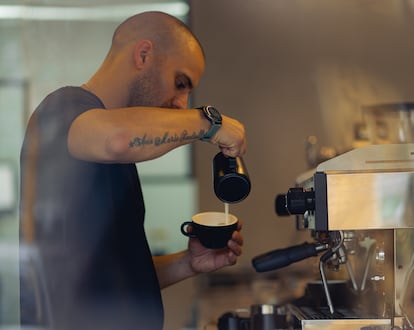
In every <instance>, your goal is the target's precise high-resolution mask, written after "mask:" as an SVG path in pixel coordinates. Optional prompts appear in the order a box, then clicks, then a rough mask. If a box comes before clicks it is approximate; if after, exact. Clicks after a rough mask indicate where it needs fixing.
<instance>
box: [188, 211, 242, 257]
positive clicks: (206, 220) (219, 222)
mask: <svg viewBox="0 0 414 330" xmlns="http://www.w3.org/2000/svg"><path fill="white" fill-rule="evenodd" d="M237 221H238V219H237V217H236V216H235V215H233V214H226V213H224V212H203V213H198V214H196V215H194V216H193V217H192V221H185V222H183V223H182V224H181V233H182V234H183V235H185V236H188V237H197V238H198V239H199V240H200V242H201V244H203V245H204V246H205V247H206V248H209V249H221V248H224V247H226V246H227V242H228V241H229V240H230V239H231V236H232V235H233V232H234V231H235V230H236V229H237ZM190 226H191V230H188V229H189V227H190Z"/></svg>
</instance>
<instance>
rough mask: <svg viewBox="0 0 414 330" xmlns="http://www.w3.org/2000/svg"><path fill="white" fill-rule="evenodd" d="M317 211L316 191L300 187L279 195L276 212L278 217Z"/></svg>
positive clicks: (276, 201)
mask: <svg viewBox="0 0 414 330" xmlns="http://www.w3.org/2000/svg"><path fill="white" fill-rule="evenodd" d="M314 210H315V191H314V190H305V189H303V188H300V187H295V188H290V189H289V191H288V192H287V193H286V194H282V195H277V196H276V200H275V211H276V214H277V215H280V216H286V215H292V214H304V213H305V212H306V211H314Z"/></svg>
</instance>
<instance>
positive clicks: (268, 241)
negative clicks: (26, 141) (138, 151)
mask: <svg viewBox="0 0 414 330" xmlns="http://www.w3.org/2000/svg"><path fill="white" fill-rule="evenodd" d="M145 10H160V11H165V12H168V13H170V14H173V15H175V16H177V17H179V18H180V19H182V20H183V21H185V22H186V23H187V24H189V25H190V27H191V28H192V30H193V31H194V32H195V34H196V35H197V36H198V38H199V39H200V41H201V43H202V44H203V45H204V48H205V53H206V57H207V67H206V73H205V76H204V77H203V78H202V80H201V82H200V85H199V87H198V88H197V90H196V91H195V92H194V94H193V98H192V103H193V104H194V105H202V104H213V105H215V106H216V107H217V108H218V109H219V110H220V111H221V112H222V113H224V114H226V115H229V116H233V117H235V118H238V119H239V120H240V121H242V122H243V123H244V124H245V126H246V129H247V136H248V152H247V154H246V156H245V157H244V160H245V163H246V166H247V168H248V171H249V174H250V179H251V182H252V191H251V193H250V195H249V197H248V198H247V199H246V200H244V201H243V202H242V203H240V204H234V205H231V206H230V211H231V212H232V213H234V214H236V215H237V216H239V218H241V219H242V220H243V222H244V229H243V233H244V237H245V246H244V255H243V256H242V257H241V259H240V260H239V262H238V264H237V265H236V266H235V267H231V268H227V269H225V270H222V271H220V272H217V273H215V274H209V275H204V276H202V277H199V278H197V279H190V280H187V281H185V282H183V283H180V284H178V285H176V286H174V287H171V288H168V289H166V290H165V291H164V292H163V295H164V300H165V307H166V308H165V309H166V330H170V329H171V330H173V329H198V328H200V329H204V326H205V325H207V324H209V322H214V320H215V319H216V318H217V316H218V315H219V314H221V313H222V312H224V311H225V310H227V309H234V308H245V307H247V306H249V305H250V304H251V302H252V301H256V300H263V299H267V298H266V297H262V296H261V295H262V294H263V292H273V293H275V292H276V293H277V294H275V295H276V296H278V297H280V299H281V300H282V299H284V298H285V297H288V296H290V295H297V294H300V292H301V290H302V286H301V283H302V281H303V278H307V277H312V275H314V274H313V273H312V272H313V269H312V267H309V263H307V262H306V261H305V262H303V263H300V264H296V265H292V266H289V267H287V268H286V269H285V270H283V272H278V273H277V274H276V273H271V274H266V276H265V277H264V276H263V275H260V276H259V275H258V274H255V273H254V270H253V269H252V267H251V259H252V258H253V257H254V256H255V255H257V254H260V253H263V252H266V251H269V250H273V249H276V248H282V247H285V246H290V245H294V244H296V243H301V242H303V241H305V240H306V239H307V238H308V235H306V234H303V235H302V234H301V233H300V232H298V231H296V228H295V223H294V220H292V219H289V218H279V217H278V216H276V214H275V211H274V199H275V196H276V194H278V193H284V192H285V191H286V190H287V189H288V187H291V186H292V185H293V184H294V182H295V179H296V177H297V176H298V175H300V174H301V173H303V172H305V171H306V170H308V169H309V168H310V166H312V165H315V164H312V161H311V160H310V159H309V152H308V151H309V150H308V148H309V143H311V144H312V145H313V146H316V148H317V149H318V150H328V152H329V155H333V154H335V153H340V152H343V151H346V150H349V149H352V148H354V147H355V146H358V145H359V144H360V143H364V141H365V140H364V139H365V135H364V122H363V117H362V111H361V109H362V108H363V107H365V106H369V105H373V104H379V103H390V102H397V103H398V102H409V101H413V100H414V65H413V60H414V42H413V38H412V36H413V34H414V1H412V0H392V1H391V0H389V1H383V0H369V1H366V0H337V1H327V0H289V1H286V0H255V1H247V0H226V1H223V0H209V1H202V0H192V1H179V0H177V1H161V0H160V1H157V0H153V1H144V0H140V1H137V0H135V1H132V0H120V1H117V2H116V3H115V2H114V1H109V0H83V1H80V0H37V1H32V0H27V1H18V0H15V1H12V0H10V1H5V0H0V45H1V47H0V238H1V239H0V257H1V258H2V261H1V262H0V325H1V326H2V327H7V326H10V325H13V324H15V322H16V320H17V319H18V315H19V309H18V298H17V296H18V278H17V274H18V267H17V255H18V250H17V248H18V212H17V207H18V201H17V198H18V197H17V196H18V187H19V182H18V174H19V173H18V172H19V168H18V161H19V152H20V144H21V142H22V138H23V134H24V128H25V125H26V122H27V119H28V117H29V115H30V113H31V112H32V111H33V110H34V108H35V107H36V106H37V104H38V103H39V102H40V101H41V100H42V99H43V98H44V97H45V96H46V95H47V94H48V93H50V92H51V91H53V90H54V89H56V88H57V87H60V86H64V85H80V84H82V83H83V82H84V81H86V80H87V79H88V78H89V76H90V75H91V74H92V73H94V71H95V70H96V69H97V68H98V66H99V65H100V64H101V61H102V60H103V58H104V56H105V55H106V52H107V49H108V48H109V45H110V41H111V37H112V33H113V30H114V28H115V27H116V26H117V25H118V24H119V23H120V22H121V21H122V20H123V19H125V18H127V17H129V16H131V15H133V14H135V13H138V12H141V11H145ZM216 153H217V149H216V148H215V147H214V146H212V145H209V144H205V143H201V142H200V143H196V144H195V145H194V146H192V147H184V148H181V149H179V150H176V151H174V152H173V153H171V154H169V155H166V156H165V157H162V158H160V159H158V160H156V161H154V162H151V163H148V164H145V163H143V164H139V169H140V173H141V175H142V182H143V189H144V196H145V200H146V204H147V215H148V216H147V220H146V226H147V233H148V237H149V240H150V244H151V248H152V250H153V252H154V254H162V253H168V252H173V251H177V250H180V249H183V248H185V246H186V242H187V241H186V238H185V237H184V236H182V235H181V234H180V232H179V224H180V223H181V222H182V221H183V220H189V219H190V217H191V215H192V214H193V213H195V212H198V211H208V210H222V209H224V206H223V203H222V202H220V201H219V200H218V199H217V198H216V196H215V195H214V192H213V186H212V176H211V165H212V164H211V162H212V159H213V157H214V155H215V154H216ZM160 201H162V202H161V203H162V205H160ZM309 262H311V261H309ZM287 278H288V279H289V280H286V279H287ZM281 283H282V284H281ZM281 287H283V290H281ZM263 288H265V289H263ZM275 295H273V297H274V296H275ZM177 302H178V303H177Z"/></svg>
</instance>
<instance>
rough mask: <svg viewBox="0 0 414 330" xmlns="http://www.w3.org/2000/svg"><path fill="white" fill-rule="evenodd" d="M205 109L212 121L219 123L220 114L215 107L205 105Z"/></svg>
mask: <svg viewBox="0 0 414 330" xmlns="http://www.w3.org/2000/svg"><path fill="white" fill-rule="evenodd" d="M205 111H206V114H207V116H208V117H210V118H211V119H212V120H213V121H214V123H216V124H221V121H222V119H221V114H220V112H219V111H218V110H217V109H216V108H214V107H212V106H206V107H205Z"/></svg>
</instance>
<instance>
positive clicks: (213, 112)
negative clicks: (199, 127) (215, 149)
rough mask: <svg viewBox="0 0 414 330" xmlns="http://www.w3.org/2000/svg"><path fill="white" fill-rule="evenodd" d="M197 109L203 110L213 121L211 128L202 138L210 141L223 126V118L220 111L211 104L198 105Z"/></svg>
mask: <svg viewBox="0 0 414 330" xmlns="http://www.w3.org/2000/svg"><path fill="white" fill-rule="evenodd" d="M196 109H200V110H202V111H203V114H204V116H205V117H206V118H207V119H208V120H209V121H210V123H211V126H210V129H209V130H208V131H207V132H206V133H205V134H204V136H203V137H201V138H200V140H201V141H210V140H211V138H212V137H213V136H214V135H215V134H216V133H217V131H218V130H219V129H220V127H221V123H222V118H221V115H220V112H219V111H218V110H217V109H216V108H214V107H213V106H211V105H204V106H202V107H198V108H196Z"/></svg>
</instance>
